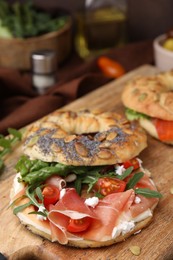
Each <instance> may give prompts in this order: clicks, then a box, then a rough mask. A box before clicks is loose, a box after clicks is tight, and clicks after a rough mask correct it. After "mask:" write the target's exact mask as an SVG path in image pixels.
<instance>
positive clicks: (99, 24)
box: [75, 5, 126, 59]
mask: <svg viewBox="0 0 173 260" xmlns="http://www.w3.org/2000/svg"><path fill="white" fill-rule="evenodd" d="M76 21H77V31H76V37H75V47H76V50H77V52H78V54H79V56H80V57H82V58H84V59H87V58H92V57H93V56H96V55H99V54H101V53H104V52H106V51H107V50H108V49H110V48H114V47H118V46H121V45H123V44H124V43H125V42H126V13H125V10H122V9H120V8H118V7H117V6H116V5H114V6H113V5H112V6H103V7H99V8H96V9H94V10H85V12H83V13H78V14H77V15H76Z"/></svg>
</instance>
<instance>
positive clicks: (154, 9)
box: [6, 0, 173, 58]
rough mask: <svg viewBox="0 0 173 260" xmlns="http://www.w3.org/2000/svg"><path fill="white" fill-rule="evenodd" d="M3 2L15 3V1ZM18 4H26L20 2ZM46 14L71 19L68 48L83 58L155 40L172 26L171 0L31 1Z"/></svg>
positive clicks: (23, 1) (22, 0) (23, 0)
mask: <svg viewBox="0 0 173 260" xmlns="http://www.w3.org/2000/svg"><path fill="white" fill-rule="evenodd" d="M6 2H9V3H14V2H16V1H14V0H8V1H6ZM19 2H21V3H25V2H27V1H25V0H21V1H19ZM32 2H33V4H34V5H35V6H36V7H39V8H41V9H43V10H45V11H46V12H54V14H56V11H57V14H58V10H63V11H65V12H67V13H69V15H70V16H71V17H72V42H71V45H72V46H71V47H73V50H75V51H76V52H77V53H78V55H79V56H80V57H82V58H88V57H92V56H93V55H95V54H101V53H103V52H105V50H108V49H110V48H115V47H119V46H122V45H124V44H127V43H129V42H138V41H143V40H147V39H154V38H155V37H156V36H158V35H160V34H162V33H165V32H167V31H168V30H169V29H171V28H172V27H173V16H172V9H173V1H172V0H141V1H138V0H105V1H103V0H93V1H92V0H65V1H64V0H49V1H42V0H33V1H32Z"/></svg>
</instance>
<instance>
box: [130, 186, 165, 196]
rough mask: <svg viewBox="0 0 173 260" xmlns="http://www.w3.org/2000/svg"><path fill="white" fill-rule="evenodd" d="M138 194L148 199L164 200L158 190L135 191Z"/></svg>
mask: <svg viewBox="0 0 173 260" xmlns="http://www.w3.org/2000/svg"><path fill="white" fill-rule="evenodd" d="M135 193H136V194H140V195H142V196H144V197H146V198H162V197H163V196H162V194H161V193H160V192H158V191H156V190H150V189H148V188H138V189H135Z"/></svg>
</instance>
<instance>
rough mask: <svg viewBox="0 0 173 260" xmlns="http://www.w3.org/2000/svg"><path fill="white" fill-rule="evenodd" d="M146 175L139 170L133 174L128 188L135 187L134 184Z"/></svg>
mask: <svg viewBox="0 0 173 260" xmlns="http://www.w3.org/2000/svg"><path fill="white" fill-rule="evenodd" d="M143 176H144V173H143V172H138V173H135V174H134V175H133V177H131V178H130V180H129V181H128V183H127V185H126V189H127V190H129V189H133V188H134V186H135V185H136V184H137V183H138V181H139V180H140V179H141V178H142V177H143Z"/></svg>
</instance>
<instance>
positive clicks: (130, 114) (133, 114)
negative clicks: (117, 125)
mask: <svg viewBox="0 0 173 260" xmlns="http://www.w3.org/2000/svg"><path fill="white" fill-rule="evenodd" d="M125 115H126V117H127V119H128V120H130V121H133V120H138V119H140V118H146V119H149V118H150V117H149V116H147V115H145V114H143V113H140V112H137V111H135V110H133V109H130V108H126V109H125Z"/></svg>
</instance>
